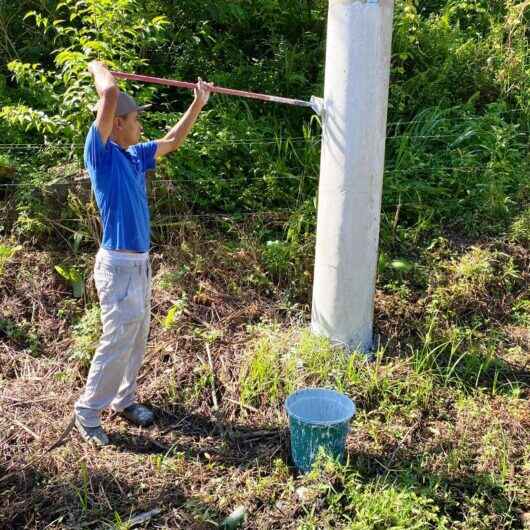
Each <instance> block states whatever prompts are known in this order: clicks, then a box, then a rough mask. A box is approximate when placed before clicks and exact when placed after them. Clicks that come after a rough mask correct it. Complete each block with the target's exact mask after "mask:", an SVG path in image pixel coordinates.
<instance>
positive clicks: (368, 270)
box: [312, 0, 394, 352]
mask: <svg viewBox="0 0 530 530" xmlns="http://www.w3.org/2000/svg"><path fill="white" fill-rule="evenodd" d="M393 11H394V0H329V13H328V30H327V49H326V77H325V87H324V119H323V138H322V155H321V167H320V185H319V194H318V222H317V242H316V259H315V280H314V287H313V310H312V329H313V331H314V332H315V333H317V334H319V335H324V336H327V337H329V338H330V339H332V340H333V341H334V342H337V343H340V344H342V345H344V346H346V347H347V348H348V349H352V350H353V349H358V350H361V351H364V352H369V351H370V350H371V349H372V346H373V312H374V291H375V280H376V273H377V256H378V246H379V225H380V214H381V194H382V185H383V172H384V163H385V138H386V121H387V110H388V85H389V78H390V53H391V43H392V20H393Z"/></svg>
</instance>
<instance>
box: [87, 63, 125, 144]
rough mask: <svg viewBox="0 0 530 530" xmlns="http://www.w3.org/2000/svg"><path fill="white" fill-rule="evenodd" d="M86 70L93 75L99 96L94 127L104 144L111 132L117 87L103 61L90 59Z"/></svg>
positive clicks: (116, 99) (116, 100)
mask: <svg viewBox="0 0 530 530" xmlns="http://www.w3.org/2000/svg"><path fill="white" fill-rule="evenodd" d="M88 71H89V72H90V73H91V74H92V76H93V77H94V83H95V85H96V91H97V93H98V96H99V102H98V106H97V109H98V112H97V116H96V127H97V129H98V131H99V135H100V136H101V141H102V142H103V144H105V143H107V140H108V139H109V136H110V134H111V132H112V125H113V121H114V113H115V112H116V106H117V104H118V94H119V89H118V87H117V85H116V81H115V80H114V77H113V75H112V74H111V73H110V71H109V70H108V68H107V67H106V66H105V65H104V64H103V63H100V62H99V61H92V62H91V63H90V64H89V65H88Z"/></svg>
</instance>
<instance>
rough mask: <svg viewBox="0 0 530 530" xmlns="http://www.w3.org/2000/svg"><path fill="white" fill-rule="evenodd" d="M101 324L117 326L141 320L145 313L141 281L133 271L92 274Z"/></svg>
mask: <svg viewBox="0 0 530 530" xmlns="http://www.w3.org/2000/svg"><path fill="white" fill-rule="evenodd" d="M94 278H95V281H96V288H97V290H98V295H99V302H100V306H101V317H102V320H103V324H104V325H105V323H106V322H108V323H111V324H113V325H114V326H118V325H120V324H127V323H129V322H135V321H138V320H142V319H143V318H144V315H145V293H144V289H143V282H142V281H138V280H139V278H136V277H135V274H134V272H132V273H131V272H128V273H125V272H112V273H108V272H105V273H104V274H98V273H96V274H95V275H94Z"/></svg>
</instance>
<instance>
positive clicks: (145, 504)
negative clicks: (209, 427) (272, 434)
mask: <svg viewBox="0 0 530 530" xmlns="http://www.w3.org/2000/svg"><path fill="white" fill-rule="evenodd" d="M3 471H4V470H2V469H0V475H3V474H4V473H3ZM153 487H154V486H153ZM144 493H145V491H143V490H142V484H140V481H134V477H133V478H132V479H131V480H127V481H126V480H123V479H120V478H118V477H117V476H116V475H115V474H113V473H107V472H104V471H101V470H97V471H94V472H92V471H87V472H85V473H83V472H81V473H78V474H77V476H75V477H73V478H71V479H70V480H68V479H61V478H60V475H53V474H48V473H44V472H42V471H41V470H39V469H37V468H28V469H26V470H25V471H24V473H21V474H19V475H17V476H15V477H13V478H12V479H10V480H9V481H6V482H4V483H3V484H2V511H1V513H0V527H1V528H3V529H6V530H15V529H17V530H18V529H21V528H28V529H29V528H31V529H33V528H45V527H46V528H61V529H72V530H73V529H79V528H98V529H104V528H122V527H123V528H125V527H127V528H128V526H126V524H127V523H128V522H130V521H131V520H133V518H134V517H135V516H136V515H138V514H145V513H146V512H149V511H151V510H155V509H159V510H160V513H159V514H154V515H153V517H152V521H153V522H155V523H160V522H161V521H164V522H165V523H166V524H169V527H171V528H187V529H190V530H208V529H212V528H217V525H216V524H215V523H213V522H212V523H209V522H201V521H200V520H201V517H200V515H199V514H203V515H204V517H203V520H206V519H207V520H211V521H222V520H223V518H224V517H225V515H226V514H225V515H223V514H221V513H220V512H219V511H217V510H216V509H215V508H213V507H212V506H210V505H208V504H206V503H204V502H202V501H201V500H200V499H198V498H196V497H193V496H189V495H186V494H185V493H184V492H183V490H182V489H181V488H180V487H179V486H178V483H175V482H172V483H170V484H165V485H164V486H163V487H158V485H157V488H156V494H155V495H148V497H149V498H148V499H145V496H144V500H138V499H139V498H140V499H141V498H142V496H143V495H144ZM176 511H178V515H177V514H176V513H175V512H176ZM120 523H123V524H124V526H120ZM144 525H147V526H149V524H148V523H147V522H146V523H144V524H141V525H140V526H141V527H142V528H146V527H147V526H144Z"/></svg>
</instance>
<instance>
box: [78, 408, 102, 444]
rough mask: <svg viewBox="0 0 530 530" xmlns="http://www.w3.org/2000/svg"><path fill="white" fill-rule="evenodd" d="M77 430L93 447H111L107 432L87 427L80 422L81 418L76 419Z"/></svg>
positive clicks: (99, 428) (98, 428)
mask: <svg viewBox="0 0 530 530" xmlns="http://www.w3.org/2000/svg"><path fill="white" fill-rule="evenodd" d="M75 428H76V429H77V431H78V432H79V434H80V435H81V438H83V440H85V442H88V443H90V444H92V445H95V446H97V447H105V446H106V445H109V437H108V436H107V434H106V433H105V431H104V430H103V429H102V428H101V426H98V427H85V426H84V425H83V424H82V423H81V422H80V421H79V418H78V417H77V416H76V417H75Z"/></svg>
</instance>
